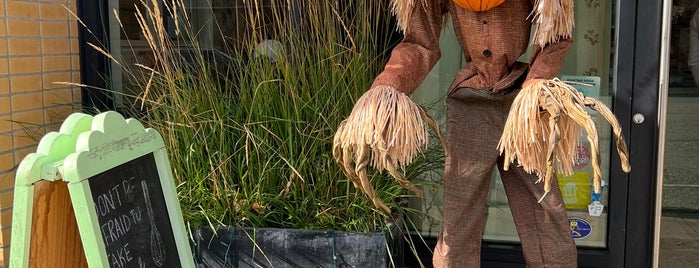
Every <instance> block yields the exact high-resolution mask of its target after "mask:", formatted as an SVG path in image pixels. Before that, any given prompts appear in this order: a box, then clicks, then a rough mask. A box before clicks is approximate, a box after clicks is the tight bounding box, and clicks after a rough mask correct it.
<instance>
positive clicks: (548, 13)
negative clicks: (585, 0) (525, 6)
mask: <svg viewBox="0 0 699 268" xmlns="http://www.w3.org/2000/svg"><path fill="white" fill-rule="evenodd" d="M573 14H574V13H573V0H536V2H535V3H534V10H533V11H532V16H533V17H532V22H534V23H536V33H535V34H534V44H535V45H537V46H539V47H544V45H546V44H547V43H554V42H556V41H558V40H559V39H561V38H570V37H572V35H573V26H575V17H574V15H573Z"/></svg>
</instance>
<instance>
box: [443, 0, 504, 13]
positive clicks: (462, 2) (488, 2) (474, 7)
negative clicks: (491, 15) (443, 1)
mask: <svg viewBox="0 0 699 268" xmlns="http://www.w3.org/2000/svg"><path fill="white" fill-rule="evenodd" d="M452 1H454V4H456V5H458V6H460V7H463V8H465V9H468V10H471V11H486V10H490V9H491V8H494V7H496V6H499V5H500V4H502V3H503V2H505V0H452Z"/></svg>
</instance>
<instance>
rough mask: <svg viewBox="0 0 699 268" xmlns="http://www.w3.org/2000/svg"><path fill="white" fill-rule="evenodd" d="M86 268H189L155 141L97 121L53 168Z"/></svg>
mask: <svg viewBox="0 0 699 268" xmlns="http://www.w3.org/2000/svg"><path fill="white" fill-rule="evenodd" d="M59 170H60V171H61V174H62V175H63V180H65V181H68V190H69V192H70V196H71V203H72V204H73V207H74V208H75V217H76V220H77V224H78V229H79V231H80V237H81V240H82V243H83V246H84V248H85V256H86V259H87V262H88V264H89V265H90V267H112V268H123V267H138V268H141V267H194V261H193V258H192V252H191V249H190V246H189V242H188V239H187V231H186V229H185V227H184V220H183V218H182V212H181V210H180V207H179V201H178V197H177V192H176V189H175V185H174V180H173V178H172V171H171V169H170V163H169V161H168V158H167V154H166V152H165V144H164V142H163V139H162V137H161V136H160V134H159V133H158V132H157V131H155V130H153V129H150V128H149V129H145V128H144V127H143V125H141V123H140V122H138V121H137V120H134V119H124V118H123V117H122V116H121V115H119V114H118V113H116V112H106V113H102V114H99V115H96V116H95V117H94V119H93V121H92V127H91V131H88V132H84V133H82V134H80V135H79V137H78V139H77V142H76V149H75V153H72V154H70V155H68V156H66V157H65V160H64V161H63V166H62V167H61V168H59Z"/></svg>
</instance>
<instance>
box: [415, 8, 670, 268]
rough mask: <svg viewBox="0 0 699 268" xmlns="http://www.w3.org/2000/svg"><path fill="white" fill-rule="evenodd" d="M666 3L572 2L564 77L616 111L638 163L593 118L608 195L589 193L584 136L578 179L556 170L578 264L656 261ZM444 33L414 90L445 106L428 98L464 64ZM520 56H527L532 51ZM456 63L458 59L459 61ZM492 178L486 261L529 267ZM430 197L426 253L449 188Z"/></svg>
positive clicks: (424, 225)
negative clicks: (621, 153) (622, 154)
mask: <svg viewBox="0 0 699 268" xmlns="http://www.w3.org/2000/svg"><path fill="white" fill-rule="evenodd" d="M665 2H667V1H655V0H617V1H599V0H586V1H576V2H575V13H576V14H575V19H576V20H575V30H574V39H575V45H574V46H573V47H572V48H571V50H570V51H569V52H568V54H567V58H566V60H565V63H564V66H563V67H562V69H561V70H560V72H559V75H558V77H559V78H560V79H562V80H566V81H572V82H579V83H580V84H578V85H576V88H578V90H580V91H582V92H583V93H584V94H586V95H587V96H589V97H593V98H595V99H597V100H600V101H601V102H603V103H605V104H606V105H607V106H608V107H610V108H611V109H612V110H613V111H614V114H615V115H616V117H617V118H618V120H619V122H620V124H621V126H622V129H623V134H624V138H625V139H626V142H627V144H628V149H629V153H630V161H631V166H632V172H631V173H630V174H626V173H624V172H623V171H622V170H621V164H620V160H619V157H618V156H617V153H616V144H615V142H614V141H613V139H612V133H611V131H610V127H609V125H608V124H607V123H606V121H605V120H604V119H603V118H601V117H600V116H599V115H597V114H594V113H593V116H594V117H595V118H594V119H595V121H596V123H597V129H598V134H599V144H600V145H599V149H600V167H601V169H602V176H603V180H604V183H605V187H604V188H603V192H602V194H601V195H599V196H597V195H594V194H593V193H592V190H591V188H590V186H591V173H592V172H591V163H590V161H591V156H590V153H591V151H590V146H589V144H588V143H587V141H586V139H585V138H582V137H581V139H580V146H579V147H578V148H577V157H576V165H575V166H576V169H575V170H574V173H573V174H572V175H570V176H563V175H562V174H558V179H559V182H560V187H561V191H562V192H563V194H564V199H565V200H564V201H565V203H566V208H567V210H568V216H569V222H570V226H571V236H573V238H574V240H575V242H576V244H577V245H578V256H579V258H578V263H579V266H580V267H649V266H650V265H651V263H652V260H653V254H652V253H653V250H652V248H653V242H654V241H653V239H654V238H653V232H654V227H655V218H656V217H657V216H658V215H656V212H655V207H656V204H655V202H656V189H657V181H658V177H657V176H656V171H657V169H658V166H657V163H658V162H657V159H658V157H659V155H658V154H659V153H658V144H659V136H660V132H661V131H660V124H659V123H660V120H661V119H660V116H659V113H658V107H659V103H660V96H661V91H660V89H661V84H660V82H661V81H660V77H661V73H660V62H661V56H660V55H661V42H662V39H661V32H662V19H663V17H662V16H663V15H662V10H663V6H664V4H665ZM445 29H446V30H445V32H443V34H442V39H441V40H440V41H441V42H440V45H441V48H442V56H443V57H442V61H440V63H439V64H438V65H437V66H436V67H435V68H434V69H433V71H432V73H431V74H430V75H429V76H428V79H427V80H426V81H425V83H424V84H423V85H422V87H421V89H419V90H418V91H417V92H415V93H413V96H412V97H413V99H415V100H416V101H417V102H419V103H425V101H426V100H441V98H443V97H440V96H434V95H430V94H429V93H426V92H436V90H434V88H444V87H446V85H445V83H444V82H443V81H450V80H449V79H451V78H453V73H454V72H456V71H455V70H456V69H458V68H460V67H461V66H463V65H464V64H467V63H466V62H465V61H463V60H461V61H460V62H459V61H458V59H459V58H460V57H459V56H460V55H461V54H460V53H461V52H460V50H458V49H454V48H455V46H456V48H458V44H457V43H456V41H455V40H454V37H453V36H452V35H451V33H450V32H449V31H451V29H450V27H446V28H445ZM445 59H446V60H445ZM520 60H524V61H526V60H528V55H524V56H523V57H522V58H521V59H520ZM454 61H457V64H456V65H455V64H454ZM458 63H460V64H458ZM447 83H448V82H447ZM447 85H448V84H447ZM423 88H424V91H423V90H422V89H423ZM423 92H425V93H423ZM432 94H436V93H432ZM427 103H430V102H427ZM436 109H443V106H439V105H437V108H436ZM438 111H439V110H438ZM435 114H436V115H439V114H441V113H440V112H436V113H435ZM447 135H448V133H447ZM493 176H494V178H493V180H492V182H491V187H490V191H489V196H488V204H487V209H486V210H485V211H484V213H485V219H486V222H485V225H484V228H483V245H482V260H483V265H487V267H502V266H503V265H504V267H512V266H510V264H513V263H519V264H522V263H524V259H523V257H522V253H521V252H522V248H521V246H520V245H519V238H518V235H517V232H516V229H515V227H514V223H513V220H512V216H511V212H510V209H509V207H508V205H507V198H506V196H505V192H504V189H503V186H502V183H501V182H500V180H499V176H498V175H497V171H496V172H494V175H493ZM424 191H425V198H424V199H423V200H421V201H417V202H416V203H418V204H415V206H416V207H418V208H419V209H421V210H422V211H423V212H424V215H423V216H422V217H420V218H419V219H417V220H416V222H417V225H418V226H420V228H421V232H420V234H421V235H422V236H423V237H427V239H426V241H427V242H428V243H427V245H426V246H425V249H422V250H423V251H422V252H424V253H422V254H426V255H429V254H430V253H431V250H430V247H434V244H435V243H436V238H437V236H438V234H439V231H440V230H441V217H442V207H441V200H442V199H441V198H442V195H443V192H442V191H441V189H440V188H439V187H430V188H427V189H424ZM597 202H599V203H600V204H601V205H602V206H603V207H602V209H601V210H599V209H598V210H596V211H593V212H591V211H590V207H589V206H590V204H596V203H597ZM421 259H422V260H423V263H424V262H427V263H429V260H430V257H429V256H427V257H423V256H421ZM514 267H519V266H517V265H515V266H514Z"/></svg>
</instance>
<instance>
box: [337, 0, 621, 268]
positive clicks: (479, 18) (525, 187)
mask: <svg viewBox="0 0 699 268" xmlns="http://www.w3.org/2000/svg"><path fill="white" fill-rule="evenodd" d="M392 7H393V11H394V13H395V15H396V16H397V20H398V26H399V28H400V29H401V30H402V31H403V33H404V39H403V41H402V42H401V43H400V44H399V45H398V46H396V47H395V48H394V50H393V52H392V54H391V57H390V59H389V61H388V62H387V64H386V66H385V68H384V71H383V72H381V73H380V74H379V75H378V76H377V77H376V79H375V80H374V83H373V84H372V86H371V88H370V90H369V91H367V92H366V93H365V94H364V95H363V96H362V97H361V98H360V99H359V100H358V101H357V103H356V104H355V106H354V109H353V110H352V112H351V114H350V115H349V116H348V117H347V119H346V120H344V121H343V122H342V123H341V124H340V126H339V127H338V130H337V133H336V135H335V139H334V147H333V155H334V157H335V159H336V160H337V162H338V163H339V164H340V165H341V166H342V167H343V169H344V171H345V173H346V174H347V176H348V178H350V180H351V181H352V182H353V183H354V185H355V186H356V187H357V188H359V189H361V190H362V191H363V192H364V193H365V194H366V195H367V196H368V197H369V198H370V199H371V200H372V201H373V203H374V205H375V206H376V207H377V208H379V209H381V210H383V211H385V212H386V213H389V212H390V209H389V208H388V207H387V206H386V205H385V204H384V203H383V202H382V201H381V200H380V199H379V198H377V197H376V194H375V192H374V189H373V187H372V186H371V182H370V181H369V179H368V177H367V173H366V168H367V166H369V165H371V166H372V167H374V168H376V169H378V170H387V171H388V172H389V173H390V174H391V175H392V176H393V177H394V178H395V179H396V180H397V181H398V182H399V183H400V184H401V185H402V186H404V187H405V188H406V189H408V190H411V191H413V192H414V193H415V194H416V195H417V196H422V192H421V191H420V190H419V189H417V188H416V187H415V186H414V185H413V184H412V183H410V182H409V181H408V180H407V179H406V178H405V177H404V176H403V175H402V173H401V172H400V170H401V169H402V168H404V167H405V166H406V165H407V164H409V163H410V161H411V160H412V159H413V157H414V156H415V155H417V154H418V153H419V152H420V150H421V149H424V148H425V146H426V145H427V143H428V140H427V138H428V133H427V130H426V126H429V127H431V128H432V129H433V130H434V131H435V132H436V133H437V134H438V137H439V138H440V140H441V141H442V144H443V145H444V146H445V153H446V158H445V161H446V162H445V177H444V221H443V227H442V228H443V229H442V232H441V234H440V237H439V240H438V242H437V246H436V248H435V251H434V259H433V262H434V266H435V267H479V266H480V248H481V235H482V228H483V211H484V208H485V202H486V197H487V193H488V187H489V185H490V178H491V174H492V170H493V167H495V166H497V168H498V170H499V172H500V176H501V178H502V182H503V185H504V187H505V192H506V194H507V197H508V201H509V204H510V209H511V211H512V215H513V218H514V220H515V225H516V227H517V231H518V233H519V237H520V240H521V243H522V248H523V251H524V257H525V260H526V262H527V266H528V267H575V266H576V263H577V256H576V254H577V251H576V247H575V244H574V242H573V239H572V236H571V232H570V229H569V224H568V220H567V216H566V211H565V206H564V204H563V201H562V197H561V192H560V189H559V187H558V183H557V181H556V180H553V179H552V178H553V176H554V174H555V173H556V172H554V169H557V171H558V172H560V173H568V174H569V173H571V172H572V168H571V167H572V165H573V157H574V153H575V146H576V142H577V138H578V136H579V135H580V133H581V131H580V130H581V128H582V129H584V130H585V131H586V133H587V134H588V137H587V139H588V141H589V142H590V145H591V147H592V148H593V152H592V158H593V159H592V163H593V169H594V172H593V173H594V176H593V185H594V191H595V192H596V193H599V192H600V191H601V189H600V180H601V179H600V177H601V172H600V170H599V160H598V150H597V148H598V145H597V139H598V138H597V131H596V129H595V124H594V122H593V121H592V118H591V117H590V115H589V114H588V113H587V111H586V107H590V108H592V109H595V110H597V111H598V112H599V113H600V114H601V115H603V117H604V118H605V119H606V120H607V121H608V122H609V123H610V124H611V125H612V128H613V131H614V134H615V136H616V142H617V149H618V152H619V155H620V157H621V159H622V168H623V169H624V171H626V172H629V171H630V167H629V166H628V159H627V153H626V145H625V143H624V140H623V138H622V136H621V129H620V127H619V124H618V122H617V120H616V118H614V115H613V114H612V112H611V111H610V110H609V109H608V108H607V107H606V106H605V105H604V104H602V103H600V102H598V101H597V100H595V99H592V98H587V97H585V96H584V95H582V94H580V93H578V92H577V91H576V90H575V88H573V87H572V86H570V85H568V84H566V83H563V82H562V81H560V80H557V79H555V76H556V75H557V73H558V70H559V69H560V66H561V64H562V62H563V59H564V57H565V54H566V52H567V51H568V49H569V48H570V46H571V45H572V43H573V40H572V36H571V33H572V29H573V24H574V18H573V0H392ZM447 16H450V17H451V20H452V22H453V25H454V30H455V32H456V37H457V39H458V41H459V44H460V45H461V47H462V50H463V54H464V56H465V58H466V59H467V61H468V64H467V65H466V66H465V67H464V68H462V69H461V70H459V72H458V73H457V74H456V75H455V78H454V81H453V83H452V85H451V86H450V87H449V89H448V92H447V100H446V103H447V116H446V127H447V134H448V135H447V136H446V138H445V139H444V138H442V136H441V135H440V133H439V127H438V125H437V123H436V122H435V121H434V120H433V119H431V118H430V117H429V116H428V115H427V113H426V112H425V110H424V109H423V108H421V107H420V106H418V105H416V104H415V103H413V102H412V101H411V100H410V98H409V97H408V96H409V95H410V94H411V93H412V92H413V91H414V90H415V89H416V88H417V87H418V86H419V85H420V84H421V83H422V81H423V79H424V78H425V77H426V76H427V74H428V72H429V71H430V70H431V69H432V67H433V66H434V65H435V64H436V62H437V61H438V60H439V58H440V56H441V55H440V51H439V35H440V32H441V30H442V27H443V26H444V25H445V23H444V21H445V20H446V19H447ZM532 24H535V25H536V26H535V27H536V28H535V29H536V31H535V33H534V36H533V38H532V40H531V42H530V29H531V26H532ZM530 43H531V44H530ZM529 45H531V46H532V53H531V57H530V62H529V63H528V64H527V63H523V62H519V61H517V59H518V58H519V57H520V56H521V55H522V54H524V53H525V52H526V50H527V47H528V46H529ZM510 164H512V165H510ZM539 182H543V183H539Z"/></svg>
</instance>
